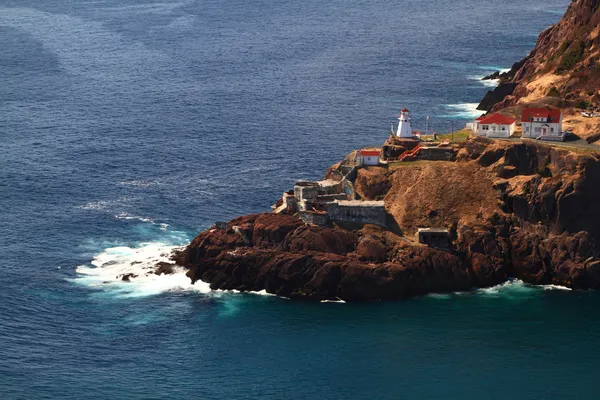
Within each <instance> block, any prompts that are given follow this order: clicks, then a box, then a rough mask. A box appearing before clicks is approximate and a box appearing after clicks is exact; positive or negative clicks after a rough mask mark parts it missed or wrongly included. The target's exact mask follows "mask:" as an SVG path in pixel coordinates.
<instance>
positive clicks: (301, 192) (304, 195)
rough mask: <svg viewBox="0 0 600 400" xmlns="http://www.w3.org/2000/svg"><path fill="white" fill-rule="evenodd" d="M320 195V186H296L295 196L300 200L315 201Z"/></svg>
mask: <svg viewBox="0 0 600 400" xmlns="http://www.w3.org/2000/svg"><path fill="white" fill-rule="evenodd" d="M318 195H319V186H299V185H296V186H294V196H295V197H296V200H298V201H304V200H306V201H313V200H315V199H316V198H317V196H318Z"/></svg>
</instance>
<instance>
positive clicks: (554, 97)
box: [478, 0, 600, 138]
mask: <svg viewBox="0 0 600 400" xmlns="http://www.w3.org/2000/svg"><path fill="white" fill-rule="evenodd" d="M486 78H487V79H497V80H499V85H498V86H497V87H496V88H495V89H494V90H492V91H489V92H488V93H487V95H486V96H485V97H484V98H483V100H482V101H481V103H480V104H479V107H478V109H479V110H482V111H486V112H490V111H491V112H500V113H502V114H506V115H509V116H518V115H520V111H521V110H522V108H523V107H525V106H538V107H539V106H544V105H549V106H553V107H558V108H561V109H563V113H564V115H565V116H566V118H565V121H564V122H565V128H566V129H569V130H572V131H573V132H574V133H575V134H577V135H578V136H580V137H582V138H587V137H589V136H591V135H594V134H598V133H600V118H584V117H582V116H581V115H580V112H582V111H584V112H598V111H600V0H573V1H572V3H571V4H570V6H569V8H568V9H567V11H566V13H565V15H564V17H563V18H562V19H561V20H560V21H559V22H558V23H557V24H555V25H553V26H551V27H549V28H548V29H546V30H544V31H543V32H542V33H541V34H540V36H539V38H538V40H537V43H536V45H535V47H534V48H533V50H531V52H530V53H529V54H528V55H527V56H526V57H525V58H523V59H522V60H520V61H518V62H516V63H515V64H514V65H513V66H512V68H511V69H510V71H508V72H506V73H499V72H496V73H494V74H492V75H490V76H489V77H486Z"/></svg>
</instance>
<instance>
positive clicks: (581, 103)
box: [575, 100, 590, 110]
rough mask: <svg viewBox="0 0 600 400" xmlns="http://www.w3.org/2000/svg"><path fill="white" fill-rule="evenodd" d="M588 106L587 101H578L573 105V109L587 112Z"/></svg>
mask: <svg viewBox="0 0 600 400" xmlns="http://www.w3.org/2000/svg"><path fill="white" fill-rule="evenodd" d="M589 106H590V103H589V102H588V101H587V100H579V101H578V102H577V104H575V107H577V108H581V109H582V110H587V109H588V107H589Z"/></svg>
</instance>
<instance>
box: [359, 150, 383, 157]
mask: <svg viewBox="0 0 600 400" xmlns="http://www.w3.org/2000/svg"><path fill="white" fill-rule="evenodd" d="M380 154H381V150H361V151H360V155H361V156H363V157H374V156H376V157H379V155H380Z"/></svg>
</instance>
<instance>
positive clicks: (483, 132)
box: [475, 122, 517, 138]
mask: <svg viewBox="0 0 600 400" xmlns="http://www.w3.org/2000/svg"><path fill="white" fill-rule="evenodd" d="M516 129H517V123H516V122H514V123H512V124H511V125H499V124H490V125H484V124H477V128H476V132H475V133H476V135H478V136H485V137H490V138H508V137H511V136H512V135H513V133H515V130H516Z"/></svg>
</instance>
